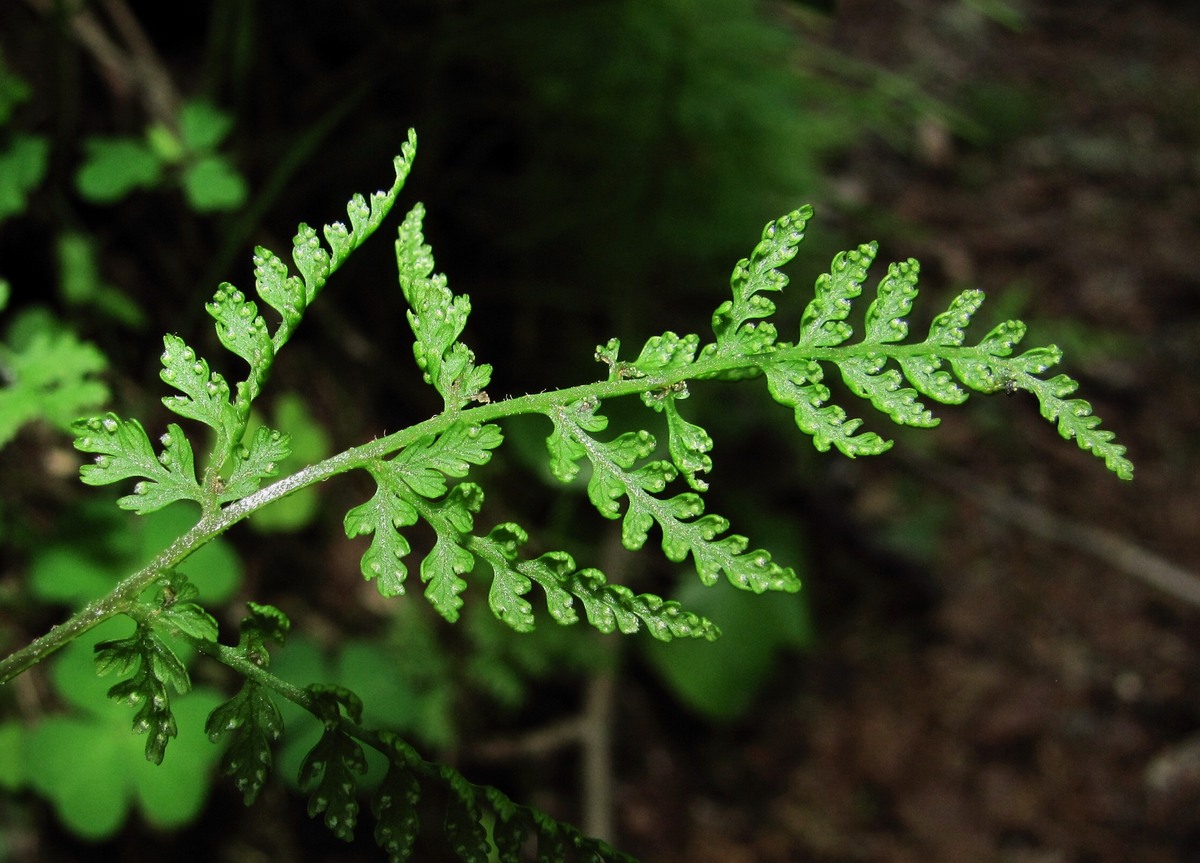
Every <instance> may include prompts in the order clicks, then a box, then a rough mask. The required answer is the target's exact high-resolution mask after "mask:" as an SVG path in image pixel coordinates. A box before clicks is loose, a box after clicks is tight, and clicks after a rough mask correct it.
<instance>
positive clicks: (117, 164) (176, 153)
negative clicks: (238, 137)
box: [75, 101, 247, 212]
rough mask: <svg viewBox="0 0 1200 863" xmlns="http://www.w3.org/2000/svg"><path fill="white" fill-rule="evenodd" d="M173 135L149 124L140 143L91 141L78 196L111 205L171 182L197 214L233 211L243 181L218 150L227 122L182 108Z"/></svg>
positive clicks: (212, 111) (198, 108)
mask: <svg viewBox="0 0 1200 863" xmlns="http://www.w3.org/2000/svg"><path fill="white" fill-rule="evenodd" d="M178 119H179V129H178V133H176V132H175V131H172V130H170V129H168V128H166V127H165V126H163V125H159V124H156V125H153V126H151V127H150V128H148V129H147V130H146V133H145V136H144V137H143V139H141V140H139V139H137V138H127V137H110V138H103V137H99V136H96V137H92V138H89V139H88V140H87V141H85V142H84V148H85V159H84V162H83V164H82V165H81V166H80V167H79V171H78V173H77V174H76V176H75V184H76V186H77V187H78V189H79V193H80V194H81V195H83V196H84V197H85V198H88V199H89V200H92V201H95V202H96V203H98V204H111V203H114V202H116V201H119V200H120V199H122V198H124V197H125V196H126V195H128V194H130V193H131V192H133V191H135V190H137V189H150V188H155V187H158V186H159V185H162V184H163V182H164V180H165V179H166V178H171V179H172V180H173V181H174V182H175V183H177V184H178V185H179V186H180V187H181V188H182V189H183V192H184V196H185V197H186V198H187V201H188V204H189V205H190V206H191V208H192V209H193V210H195V211H196V212H211V211H215V210H232V209H234V208H236V207H240V206H241V205H242V203H243V202H244V201H245V200H246V196H247V187H246V181H245V180H244V179H242V176H241V175H240V174H239V173H238V171H237V169H236V168H235V167H234V166H233V163H232V162H231V161H230V160H229V158H228V157H226V156H225V155H223V154H221V153H219V152H217V148H218V147H219V146H220V145H221V143H222V142H223V141H224V140H225V138H226V136H227V135H228V134H229V132H230V130H231V129H232V128H233V121H232V119H231V118H230V117H229V116H228V115H226V114H225V113H223V112H221V111H219V110H217V109H216V108H214V107H213V106H212V105H210V104H208V103H207V102H203V101H195V102H188V103H186V104H185V105H184V106H183V107H182V108H181V109H180V112H179V118H178Z"/></svg>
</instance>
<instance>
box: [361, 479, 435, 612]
mask: <svg viewBox="0 0 1200 863" xmlns="http://www.w3.org/2000/svg"><path fill="white" fill-rule="evenodd" d="M368 471H369V472H370V474H371V476H372V477H374V479H375V485H376V488H375V494H374V495H373V496H372V497H371V499H370V500H368V501H367V502H365V503H362V504H359V505H358V506H356V507H354V508H353V509H351V510H350V511H349V512H347V513H346V518H345V520H344V521H343V527H344V528H345V531H346V536H347V537H349V538H350V539H353V538H354V537H356V536H365V535H368V534H369V535H370V536H371V545H370V547H369V548H368V549H367V550H366V552H364V553H363V556H362V560H361V562H360V564H359V566H360V568H361V570H362V574H363V577H364V578H366V579H367V580H368V581H371V580H374V581H375V587H376V589H377V590H378V591H379V593H380V595H381V596H399V595H400V594H402V593H404V580H405V578H406V577H407V575H408V567H406V566H405V565H404V563H403V559H404V558H405V557H407V556H408V554H409V552H410V551H412V547H411V546H410V545H409V544H408V540H406V539H405V538H404V536H403V534H401V533H400V528H404V527H410V526H411V525H414V524H416V523H417V519H418V517H419V515H418V513H417V510H416V508H415V507H414V506H413V505H412V504H411V503H410V502H409V496H410V494H411V492H410V491H409V489H408V487H407V486H406V485H404V484H403V483H402V482H400V480H399V479H398V478H396V476H395V474H394V472H393V471H391V470H390V469H389V467H388V465H387V464H386V463H383V462H379V463H375V464H374V465H372V466H369V467H368Z"/></svg>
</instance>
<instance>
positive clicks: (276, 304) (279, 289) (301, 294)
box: [254, 246, 308, 330]
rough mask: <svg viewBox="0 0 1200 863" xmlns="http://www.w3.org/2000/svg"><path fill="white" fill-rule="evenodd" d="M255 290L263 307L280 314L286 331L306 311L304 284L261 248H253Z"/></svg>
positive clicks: (295, 324) (273, 255)
mask: <svg viewBox="0 0 1200 863" xmlns="http://www.w3.org/2000/svg"><path fill="white" fill-rule="evenodd" d="M254 289H255V290H256V291H257V292H258V295H259V296H260V297H261V298H262V301H263V302H264V303H266V304H267V305H269V306H270V307H271V308H273V309H274V310H275V311H277V312H279V315H280V317H281V318H283V324H284V326H285V327H286V328H287V329H289V330H291V329H295V328H296V326H298V325H299V323H300V319H301V318H302V317H304V310H305V309H306V308H308V295H307V293H306V292H305V287H304V282H302V281H301V280H300V279H299V278H297V277H296V276H293V275H291V274H289V273H288V266H287V264H286V263H285V262H284V261H283V259H282V258H280V257H279V256H277V255H276V254H275V253H274V252H272V251H271V250H270V249H265V248H263V247H262V246H256V247H255V248H254Z"/></svg>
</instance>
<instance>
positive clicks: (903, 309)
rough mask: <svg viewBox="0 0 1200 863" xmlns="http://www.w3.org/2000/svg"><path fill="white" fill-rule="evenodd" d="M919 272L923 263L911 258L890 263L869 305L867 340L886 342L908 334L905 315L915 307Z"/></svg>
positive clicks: (878, 342)
mask: <svg viewBox="0 0 1200 863" xmlns="http://www.w3.org/2000/svg"><path fill="white" fill-rule="evenodd" d="M920 272H921V267H920V264H918V263H917V262H916V261H914V260H913V259H912V258H909V259H908V260H907V261H905V262H904V263H896V264H890V265H889V266H888V271H887V275H886V276H884V278H883V280H882V281H881V282H880V283H879V288H878V291H877V296H876V298H875V301H874V302H873V303H871V305H870V307H868V309H867V319H866V337H865V338H864V339H863V341H864V342H869V343H872V344H887V343H889V342H898V341H900V340H901V339H903V338H904V337H905V336H907V335H908V324H907V323H906V322H905V320H904V318H905V317H906V316H907V315H908V314H909V313H910V312H911V311H912V304H913V300H914V299H915V298H916V296H917V276H918V275H919V274H920Z"/></svg>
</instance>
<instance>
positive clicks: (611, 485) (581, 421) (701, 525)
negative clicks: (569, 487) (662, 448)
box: [547, 402, 800, 593]
mask: <svg viewBox="0 0 1200 863" xmlns="http://www.w3.org/2000/svg"><path fill="white" fill-rule="evenodd" d="M597 407H598V405H596V404H594V403H590V402H589V403H587V404H575V405H570V406H567V407H565V408H560V409H558V410H556V411H553V412H551V413H550V419H551V421H552V422H553V424H554V433H553V434H552V435H551V436H550V438H549V439H548V442H547V443H548V448H549V451H550V455H551V466H552V469H553V470H554V472H555V475H556V476H558V477H559V478H560V479H562V478H564V477H566V478H570V477H572V476H574V472H575V471H577V470H578V467H577V465H576V464H575V462H578V461H579V460H581V459H583V458H585V457H586V458H587V460H588V461H589V462H590V463H591V465H592V476H591V478H590V479H589V480H588V497H589V499H590V500H591V502H592V504H593V506H595V507H596V509H597V511H599V513H600V514H601V515H603V516H604V517H605V518H610V519H617V518H621V517H622V516H621V504H620V501H621V499H622V498H623V499H625V501H626V508H625V514H624V520H623V522H622V527H621V541H622V544H623V545H624V546H625V547H626V548H627V549H629V550H631V551H634V550H637V549H639V548H641V547H642V546H643V545H644V544H645V542H646V540H647V538H648V535H649V530H650V528H651V526H653V525H654V524H657V525H658V527H659V529H660V530H661V531H662V537H663V538H662V549H663V553H664V554H665V555H666V557H667V559H669V560H671V561H674V562H676V563H678V562H681V561H683V560H684V559H685V558H687V556H688V555H689V554H690V555H691V556H692V560H693V562H694V563H695V565H696V571H697V573H698V574H699V575H700V579H701V580H702V581H703V582H704V583H705V584H712V583H713V582H714V581H715V580H716V579H717V577H718V576H719V575H720V574H721V573H724V574H725V576H726V578H728V579H729V581H730V583H732V584H733V585H735V586H736V587H740V588H743V589H747V590H753V591H754V592H756V593H761V592H763V591H765V590H787V591H795V590H798V589H799V587H800V584H799V580H798V579H797V578H796V574H795V572H793V571H792V570H790V569H785V568H783V567H781V566H779V565H778V564H777V563H775V562H774V561H772V560H771V556H770V554H768V553H767V552H765V551H762V550H754V551H747V550H746V549H747V548H748V546H749V543H748V541H747V539H746V538H745V537H743V536H739V535H737V534H730V535H727V536H724V537H722V536H721V534H723V533H725V531H726V530H728V529H729V522H728V521H727V520H726V519H724V518H722V517H721V516H719V515H713V514H707V515H705V514H704V500H703V498H702V497H701V496H700V495H699V494H697V493H695V492H682V493H680V494H677V495H674V496H673V497H669V498H665V499H664V498H661V497H658V496H657V495H658V494H660V493H661V492H662V491H664V489H665V488H666V487H667V485H668V484H669V483H670V482H671V481H672V480H673V479H675V477H676V476H677V475H678V473H679V470H678V468H676V467H675V465H674V464H672V463H671V462H668V461H664V460H658V459H655V460H648V459H649V456H650V455H651V454H652V453H653V452H654V449H655V446H656V441H655V439H654V437H653V435H651V434H650V433H649V432H647V431H645V430H641V431H637V432H626V433H625V434H622V435H618V436H617V437H616V438H613V439H612V440H611V441H607V442H603V441H599V440H597V439H596V438H594V437H592V435H591V434H590V433H589V432H590V431H591V430H592V429H603V428H604V427H605V426H606V425H607V421H606V420H604V418H603V417H602V416H600V415H598V414H596V413H595V410H596V408H597Z"/></svg>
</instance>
